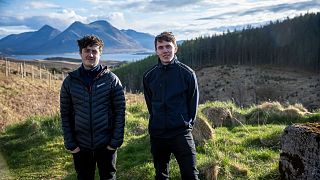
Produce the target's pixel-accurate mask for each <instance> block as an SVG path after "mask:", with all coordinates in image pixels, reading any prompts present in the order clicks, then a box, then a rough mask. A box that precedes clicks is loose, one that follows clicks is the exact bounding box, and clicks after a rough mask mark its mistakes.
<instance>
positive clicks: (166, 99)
mask: <svg viewBox="0 0 320 180" xmlns="http://www.w3.org/2000/svg"><path fill="white" fill-rule="evenodd" d="M143 86H144V96H145V100H146V103H147V107H148V111H149V114H150V118H149V133H150V135H151V136H152V137H160V138H169V137H174V136H176V135H178V134H182V133H185V132H187V131H190V130H191V129H192V126H193V124H194V120H195V118H196V113H197V106H198V100H199V92H198V83H197V78H196V75H195V73H194V71H193V70H192V69H191V68H189V67H188V66H186V65H185V64H183V63H181V62H179V61H178V60H177V58H176V57H175V58H174V59H173V60H172V61H171V63H170V64H168V65H163V64H161V62H160V60H159V62H158V64H157V65H155V66H153V67H152V68H151V69H149V70H148V71H146V72H145V74H144V76H143Z"/></svg>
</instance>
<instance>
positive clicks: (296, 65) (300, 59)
mask: <svg viewBox="0 0 320 180" xmlns="http://www.w3.org/2000/svg"><path fill="white" fill-rule="evenodd" d="M177 55H178V57H179V60H180V61H181V62H183V63H185V64H187V65H189V66H191V67H192V68H194V69H198V68H203V67H208V66H217V65H251V66H255V65H271V66H278V67H282V68H292V69H299V70H306V71H310V72H316V73H320V13H307V14H305V15H300V16H298V17H295V18H292V19H290V18H287V19H285V20H283V21H280V20H277V21H275V22H270V23H269V24H268V25H265V26H261V27H251V26H248V27H246V28H244V29H243V30H241V31H238V30H234V31H233V32H230V31H229V30H228V31H227V32H225V33H223V34H222V35H212V36H201V37H198V38H195V39H192V40H187V41H184V42H183V43H182V44H181V45H180V46H179V50H178V53H177ZM156 59H157V58H156V57H155V56H150V57H147V58H146V59H143V60H141V61H138V62H134V63H130V64H127V65H125V66H122V67H120V68H118V69H116V70H114V72H115V73H116V74H117V75H118V76H119V78H120V79H121V81H122V82H123V84H124V86H125V87H126V88H127V90H131V91H142V82H141V81H142V74H143V72H144V71H146V70H147V69H148V68H149V67H150V66H151V65H153V64H155V63H156V62H157V61H156Z"/></svg>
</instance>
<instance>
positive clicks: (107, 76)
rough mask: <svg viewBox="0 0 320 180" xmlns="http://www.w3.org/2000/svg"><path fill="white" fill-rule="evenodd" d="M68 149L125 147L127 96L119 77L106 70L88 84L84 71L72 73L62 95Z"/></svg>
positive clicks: (64, 83) (79, 70)
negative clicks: (123, 144) (122, 145)
mask: <svg viewBox="0 0 320 180" xmlns="http://www.w3.org/2000/svg"><path fill="white" fill-rule="evenodd" d="M60 113H61V124H62V130H63V135H64V136H63V137H64V143H65V147H66V149H68V150H74V149H75V148H76V147H78V146H79V147H80V148H87V149H92V150H95V149H98V148H106V147H107V146H108V145H110V146H111V147H114V148H117V147H120V146H121V144H122V143H123V137H124V126H125V96H124V91H123V88H122V85H121V82H120V80H119V79H118V77H117V76H116V75H115V74H113V73H112V72H110V71H109V70H108V69H106V68H104V69H102V70H101V72H100V73H99V74H98V75H97V77H96V78H94V79H93V81H92V83H90V85H89V86H88V83H87V81H86V79H85V77H84V76H83V73H82V71H81V67H80V68H78V69H77V70H75V71H73V72H71V73H69V75H68V76H67V77H66V78H65V80H64V81H63V84H62V87H61V92H60Z"/></svg>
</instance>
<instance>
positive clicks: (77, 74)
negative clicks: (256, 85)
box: [68, 66, 108, 79]
mask: <svg viewBox="0 0 320 180" xmlns="http://www.w3.org/2000/svg"><path fill="white" fill-rule="evenodd" d="M101 67H102V66H101ZM81 68H82V67H81V66H80V67H79V68H78V69H76V70H74V71H72V72H70V73H68V74H69V75H70V76H71V77H74V78H78V79H82V78H81V71H82V69H81ZM107 72H108V67H107V66H104V67H102V70H101V71H100V73H99V74H98V75H97V76H96V78H99V77H100V76H102V75H103V74H105V73H107Z"/></svg>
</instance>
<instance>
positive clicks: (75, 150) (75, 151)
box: [71, 147, 80, 154]
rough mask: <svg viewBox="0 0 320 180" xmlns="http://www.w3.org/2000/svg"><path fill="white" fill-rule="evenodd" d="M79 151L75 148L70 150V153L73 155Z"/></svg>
mask: <svg viewBox="0 0 320 180" xmlns="http://www.w3.org/2000/svg"><path fill="white" fill-rule="evenodd" d="M79 151H80V148H79V147H77V148H75V149H74V150H72V151H71V153H72V154H74V153H77V152H79Z"/></svg>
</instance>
